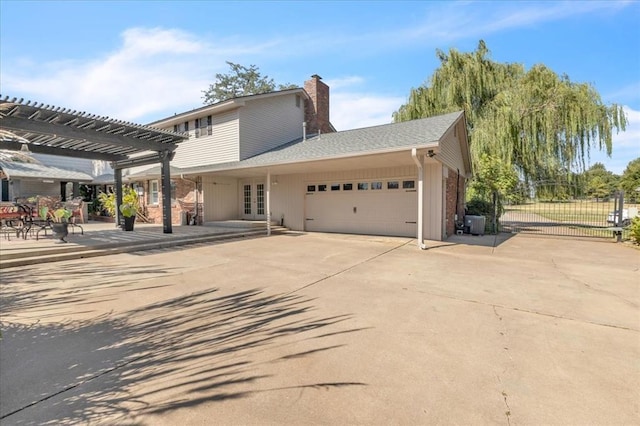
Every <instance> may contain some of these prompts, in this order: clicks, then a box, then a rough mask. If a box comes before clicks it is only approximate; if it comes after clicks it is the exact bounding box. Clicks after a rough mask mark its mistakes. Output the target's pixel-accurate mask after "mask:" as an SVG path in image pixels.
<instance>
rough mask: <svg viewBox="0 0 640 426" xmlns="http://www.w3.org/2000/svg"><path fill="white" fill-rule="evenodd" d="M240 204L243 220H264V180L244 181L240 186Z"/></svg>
mask: <svg viewBox="0 0 640 426" xmlns="http://www.w3.org/2000/svg"><path fill="white" fill-rule="evenodd" d="M241 190H242V197H241V200H242V206H241V213H242V219H244V220H264V219H265V218H266V215H265V209H266V205H265V198H264V196H265V194H264V191H265V188H264V182H254V181H245V182H243V183H242V186H241Z"/></svg>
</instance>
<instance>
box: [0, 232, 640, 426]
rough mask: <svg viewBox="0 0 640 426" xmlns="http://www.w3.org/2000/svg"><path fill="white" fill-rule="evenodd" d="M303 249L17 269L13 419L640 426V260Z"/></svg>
mask: <svg viewBox="0 0 640 426" xmlns="http://www.w3.org/2000/svg"><path fill="white" fill-rule="evenodd" d="M493 243H494V237H491V236H485V237H470V236H464V237H455V238H453V239H452V240H451V241H450V242H447V243H436V242H433V243H431V244H430V246H431V248H430V249H429V250H426V251H419V250H417V249H416V247H415V241H413V240H407V239H399V238H385V237H364V236H345V235H329V234H307V235H303V234H291V233H290V234H284V235H277V236H273V237H269V238H256V239H241V240H236V241H228V242H224V243H220V244H207V245H205V244H203V245H200V246H196V247H190V248H181V249H165V250H157V251H152V252H143V253H138V254H136V253H130V254H119V255H113V256H106V257H101V258H91V259H84V260H78V261H68V262H60V263H55V264H49V265H41V266H29V267H25V268H11V269H6V270H3V271H2V272H1V279H2V284H1V289H2V302H1V313H2V324H1V326H2V333H3V338H2V341H1V342H0V375H1V376H0V401H1V404H0V417H2V419H1V420H0V421H1V423H2V424H3V425H4V424H6V425H14V424H16V425H28V424H78V423H81V424H88V423H91V424H100V423H102V424H126V425H134V424H135V425H176V424H183V425H187V424H189V425H191V424H196V425H197V424H202V425H205V424H207V425H208V424H238V425H247V424H260V425H262V424H265V425H271V424H297V425H301V424H340V425H344V424H366V425H374V424H375V425H378V424H380V425H388V424H399V425H417V424H487V423H492V424H493V423H495V424H505V425H515V424H632V423H635V424H637V423H638V421H639V420H640V390H639V389H640V386H639V384H640V362H639V361H638V360H640V309H639V306H640V272H639V267H640V251H638V250H637V249H635V248H633V247H625V246H622V245H619V244H614V243H610V242H602V241H597V242H594V241H588V240H580V241H579V240H569V239H551V238H536V237H528V236H522V235H517V236H513V237H511V236H506V235H503V236H502V241H498V244H497V246H496V247H492V246H491V245H492V244H493Z"/></svg>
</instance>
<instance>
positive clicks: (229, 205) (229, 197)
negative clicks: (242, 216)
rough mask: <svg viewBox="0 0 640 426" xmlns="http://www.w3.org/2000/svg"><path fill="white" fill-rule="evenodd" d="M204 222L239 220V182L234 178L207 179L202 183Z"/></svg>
mask: <svg viewBox="0 0 640 426" xmlns="http://www.w3.org/2000/svg"><path fill="white" fill-rule="evenodd" d="M202 190H203V193H204V195H203V198H204V221H205V222H208V221H216V220H234V219H238V218H239V216H238V214H239V212H238V181H237V179H232V178H223V177H206V178H204V179H203V181H202Z"/></svg>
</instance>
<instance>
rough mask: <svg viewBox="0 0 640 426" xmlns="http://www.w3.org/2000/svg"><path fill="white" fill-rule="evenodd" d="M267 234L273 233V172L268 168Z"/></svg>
mask: <svg viewBox="0 0 640 426" xmlns="http://www.w3.org/2000/svg"><path fill="white" fill-rule="evenodd" d="M266 192H267V235H271V172H270V171H269V170H267V187H266Z"/></svg>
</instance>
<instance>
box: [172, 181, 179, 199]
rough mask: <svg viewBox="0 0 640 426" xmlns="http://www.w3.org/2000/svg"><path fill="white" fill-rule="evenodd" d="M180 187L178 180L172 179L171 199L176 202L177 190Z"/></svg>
mask: <svg viewBox="0 0 640 426" xmlns="http://www.w3.org/2000/svg"><path fill="white" fill-rule="evenodd" d="M177 189H178V184H177V183H176V181H174V180H172V181H171V201H172V202H175V201H176V191H177Z"/></svg>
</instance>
